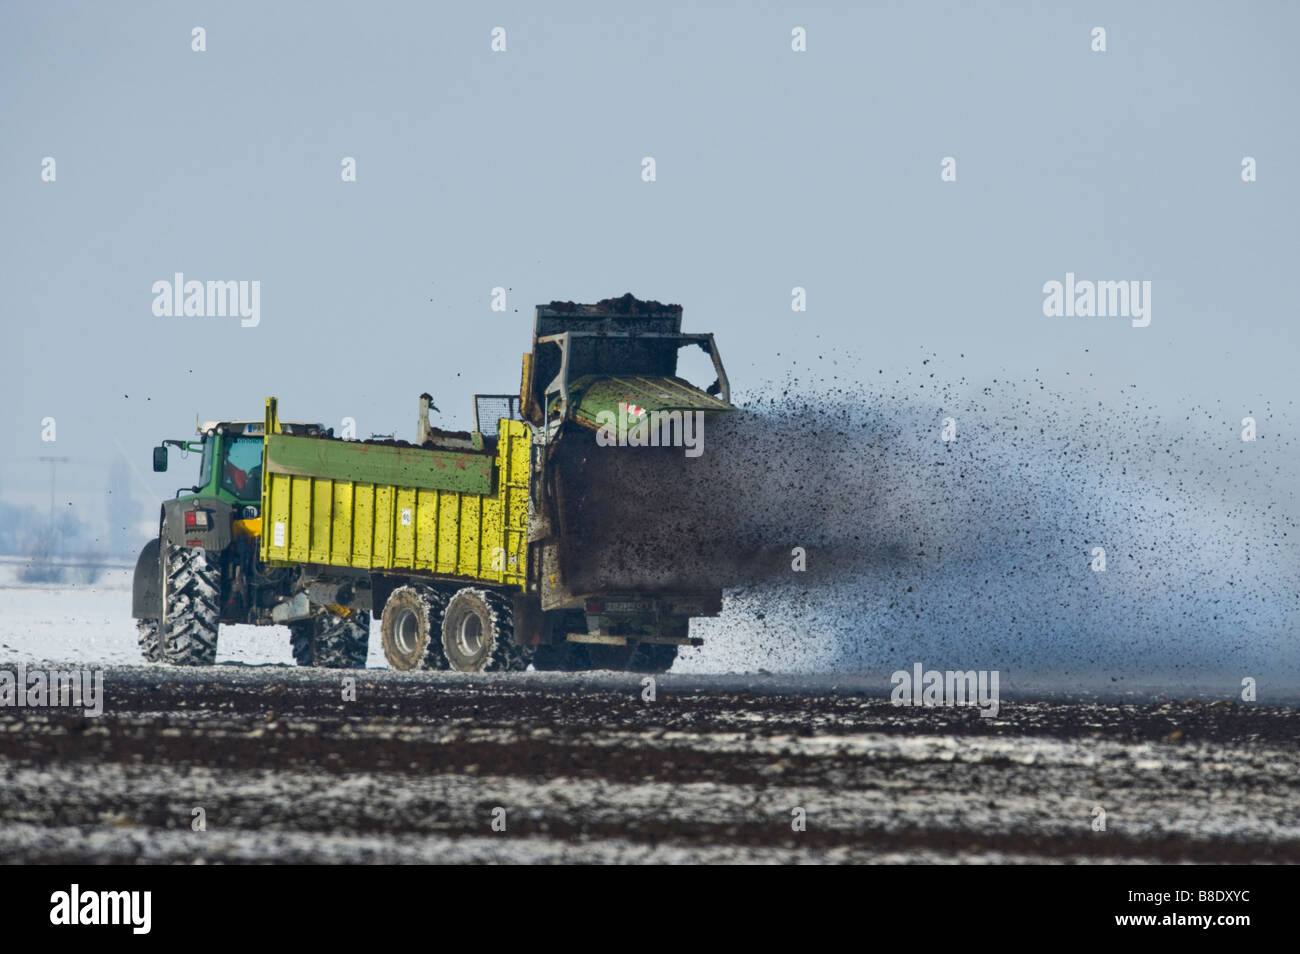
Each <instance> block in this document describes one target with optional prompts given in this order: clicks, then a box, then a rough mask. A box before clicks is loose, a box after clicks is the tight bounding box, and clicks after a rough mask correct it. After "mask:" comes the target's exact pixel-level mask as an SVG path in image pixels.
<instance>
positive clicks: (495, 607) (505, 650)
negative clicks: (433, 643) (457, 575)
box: [442, 587, 533, 672]
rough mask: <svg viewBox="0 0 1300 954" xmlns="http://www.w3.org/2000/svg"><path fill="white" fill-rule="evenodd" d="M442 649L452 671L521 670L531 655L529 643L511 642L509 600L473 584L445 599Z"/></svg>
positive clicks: (526, 665) (512, 619)
mask: <svg viewBox="0 0 1300 954" xmlns="http://www.w3.org/2000/svg"><path fill="white" fill-rule="evenodd" d="M442 650H443V652H444V653H446V654H447V664H448V665H449V666H450V667H451V668H452V669H454V670H455V671H456V672H522V671H523V670H525V669H527V668H528V664H529V663H530V662H531V661H532V657H533V649H532V647H531V646H519V645H517V644H516V643H515V627H514V604H513V601H512V600H510V599H508V598H506V597H504V596H502V595H501V594H500V593H493V592H491V591H490V590H481V589H478V588H476V587H466V588H465V589H463V590H458V591H456V593H455V594H454V595H453V596H452V598H451V600H450V601H448V603H447V611H446V612H445V613H444V614H443V617H442Z"/></svg>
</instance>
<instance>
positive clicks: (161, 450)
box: [153, 445, 167, 474]
mask: <svg viewBox="0 0 1300 954" xmlns="http://www.w3.org/2000/svg"><path fill="white" fill-rule="evenodd" d="M153 469H154V473H158V474H160V473H162V472H163V471H164V470H166V469H167V446H166V445H162V446H159V447H155V448H154V449H153Z"/></svg>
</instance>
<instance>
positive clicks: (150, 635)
mask: <svg viewBox="0 0 1300 954" xmlns="http://www.w3.org/2000/svg"><path fill="white" fill-rule="evenodd" d="M135 629H136V635H137V636H138V637H139V639H140V655H142V656H143V657H144V661H145V662H151V663H157V662H163V651H162V637H161V636H160V635H159V634H158V620H156V619H138V620H136V621H135Z"/></svg>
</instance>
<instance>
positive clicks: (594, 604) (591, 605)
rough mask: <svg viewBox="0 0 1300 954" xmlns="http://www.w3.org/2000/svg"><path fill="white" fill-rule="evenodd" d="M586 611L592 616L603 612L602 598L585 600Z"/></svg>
mask: <svg viewBox="0 0 1300 954" xmlns="http://www.w3.org/2000/svg"><path fill="white" fill-rule="evenodd" d="M587 612H588V613H591V614H592V615H593V616H594V615H596V614H599V613H603V612H605V601H604V600H587Z"/></svg>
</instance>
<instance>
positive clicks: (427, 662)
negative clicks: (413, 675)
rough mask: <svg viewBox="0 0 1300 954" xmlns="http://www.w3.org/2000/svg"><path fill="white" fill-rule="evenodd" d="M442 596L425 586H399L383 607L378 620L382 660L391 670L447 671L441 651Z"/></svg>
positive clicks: (444, 599) (444, 607) (444, 601)
mask: <svg viewBox="0 0 1300 954" xmlns="http://www.w3.org/2000/svg"><path fill="white" fill-rule="evenodd" d="M446 608H447V596H446V594H445V593H440V592H439V591H437V590H435V589H433V588H432V587H428V586H402V587H398V588H397V589H395V590H393V592H392V593H390V594H389V595H388V601H387V602H386V603H384V615H383V616H382V617H381V618H380V634H381V636H382V639H383V646H384V658H385V659H387V660H388V665H389V667H390V668H392V669H399V670H403V671H406V670H411V669H446V668H447V657H446V655H444V654H443V651H442V614H443V611H444V610H445V609H446Z"/></svg>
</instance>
